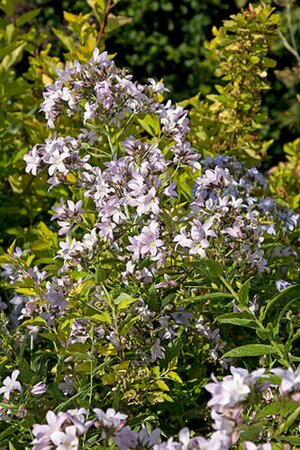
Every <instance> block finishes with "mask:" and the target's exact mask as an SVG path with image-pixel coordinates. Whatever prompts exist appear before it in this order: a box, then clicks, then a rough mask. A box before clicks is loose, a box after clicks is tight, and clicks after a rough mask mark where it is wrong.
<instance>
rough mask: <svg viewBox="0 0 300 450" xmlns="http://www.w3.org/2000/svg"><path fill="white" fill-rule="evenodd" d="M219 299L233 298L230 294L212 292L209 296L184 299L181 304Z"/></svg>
mask: <svg viewBox="0 0 300 450" xmlns="http://www.w3.org/2000/svg"><path fill="white" fill-rule="evenodd" d="M214 298H216V299H219V298H231V299H232V298H234V297H233V295H232V294H227V293H225V292H212V293H211V294H203V295H197V296H196V297H189V298H187V299H184V300H183V302H189V303H190V302H195V301H199V300H209V299H214Z"/></svg>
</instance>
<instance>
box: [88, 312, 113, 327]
mask: <svg viewBox="0 0 300 450" xmlns="http://www.w3.org/2000/svg"><path fill="white" fill-rule="evenodd" d="M90 319H92V320H95V321H96V322H101V323H107V324H111V317H110V315H109V312H108V311H104V312H103V313H98V314H93V315H92V316H90Z"/></svg>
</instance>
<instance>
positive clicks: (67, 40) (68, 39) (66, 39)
mask: <svg viewBox="0 0 300 450" xmlns="http://www.w3.org/2000/svg"><path fill="white" fill-rule="evenodd" d="M53 32H54V33H55V35H56V36H57V37H58V39H60V40H61V42H62V43H63V44H64V46H65V47H66V48H67V49H68V50H69V51H70V52H71V51H73V50H74V48H75V42H74V39H73V37H72V36H68V35H67V34H65V33H63V32H62V31H60V30H57V29H56V28H53Z"/></svg>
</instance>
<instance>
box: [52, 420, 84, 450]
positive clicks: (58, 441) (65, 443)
mask: <svg viewBox="0 0 300 450" xmlns="http://www.w3.org/2000/svg"><path fill="white" fill-rule="evenodd" d="M51 440H52V442H53V444H55V445H57V447H56V450H77V449H78V445H79V439H78V437H77V436H76V427H75V426H74V425H72V426H70V427H67V428H66V429H65V432H62V431H55V432H54V433H53V434H52V436H51Z"/></svg>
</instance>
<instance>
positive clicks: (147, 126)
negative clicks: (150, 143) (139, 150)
mask: <svg viewBox="0 0 300 450" xmlns="http://www.w3.org/2000/svg"><path fill="white" fill-rule="evenodd" d="M137 121H138V123H139V124H140V125H141V127H142V128H143V129H144V130H145V131H147V133H149V134H150V136H153V137H155V136H157V135H158V134H159V132H160V124H159V120H158V118H157V117H156V116H152V115H151V114H147V115H146V116H145V117H144V118H143V119H139V118H138V119H137Z"/></svg>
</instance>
